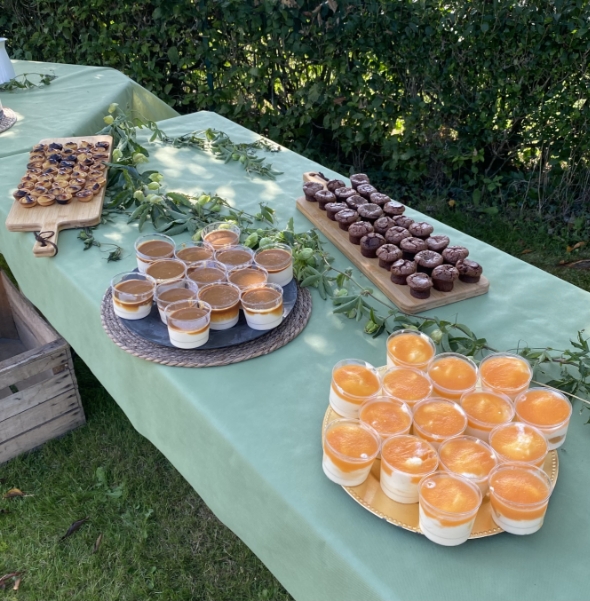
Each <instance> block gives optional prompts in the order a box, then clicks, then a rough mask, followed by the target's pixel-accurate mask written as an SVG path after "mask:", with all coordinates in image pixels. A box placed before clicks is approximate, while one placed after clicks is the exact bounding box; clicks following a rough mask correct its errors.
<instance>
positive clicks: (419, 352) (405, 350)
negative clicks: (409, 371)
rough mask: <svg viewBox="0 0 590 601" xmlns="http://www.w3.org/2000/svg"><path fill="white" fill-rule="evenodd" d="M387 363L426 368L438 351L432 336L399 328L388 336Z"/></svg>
mask: <svg viewBox="0 0 590 601" xmlns="http://www.w3.org/2000/svg"><path fill="white" fill-rule="evenodd" d="M386 346H387V365H388V367H393V366H394V365H397V366H399V367H414V368H416V369H420V370H424V369H426V367H427V366H428V364H429V363H430V361H431V360H432V358H433V357H434V354H435V353H436V345H435V344H434V341H433V340H432V338H430V337H429V336H427V335H426V334H423V333H422V332H417V331H415V330H397V332H393V334H391V335H390V336H389V338H387V342H386Z"/></svg>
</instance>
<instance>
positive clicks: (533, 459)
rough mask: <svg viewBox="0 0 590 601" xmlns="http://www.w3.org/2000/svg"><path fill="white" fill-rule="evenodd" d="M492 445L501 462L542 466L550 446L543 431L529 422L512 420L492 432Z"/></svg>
mask: <svg viewBox="0 0 590 601" xmlns="http://www.w3.org/2000/svg"><path fill="white" fill-rule="evenodd" d="M490 446H491V447H492V449H494V451H495V452H496V455H498V459H499V460H500V462H503V463H507V462H518V463H528V464H529V465H534V466H537V467H541V466H542V465H543V463H544V462H545V457H546V456H547V452H548V447H547V441H546V440H545V437H544V436H543V433H542V432H541V431H540V430H538V429H537V428H535V427H534V426H529V425H528V424H521V423H518V422H511V423H509V424H504V425H503V426H498V427H496V428H494V429H493V430H492V431H491V432H490Z"/></svg>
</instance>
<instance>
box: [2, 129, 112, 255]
mask: <svg viewBox="0 0 590 601" xmlns="http://www.w3.org/2000/svg"><path fill="white" fill-rule="evenodd" d="M83 140H85V141H88V142H92V143H96V142H103V141H106V142H109V143H110V146H109V150H108V153H109V160H110V157H111V156H112V152H113V138H112V137H111V136H84V137H79V138H73V137H72V138H50V139H47V140H41V141H40V142H39V143H40V144H51V143H52V142H58V143H59V144H65V143H66V142H77V143H79V142H82V141H83ZM107 173H108V169H107V170H106V171H105V178H106V177H107ZM22 175H24V173H23V174H22ZM105 188H106V186H105V187H104V188H102V190H101V191H100V193H99V194H97V195H96V196H95V197H94V198H93V199H92V200H91V201H89V202H79V201H78V200H76V199H74V200H73V201H72V202H71V203H70V204H67V205H60V204H57V203H56V204H53V205H51V206H50V207H41V206H39V205H37V206H34V207H31V208H30V209H28V208H25V207H23V206H22V205H21V204H20V203H19V202H18V201H16V200H15V201H14V204H13V205H12V208H11V209H10V213H8V217H7V218H6V229H7V230H8V231H9V232H54V234H53V235H52V236H47V235H45V236H44V238H45V239H46V240H48V241H50V242H53V243H54V244H57V238H58V235H59V232H60V231H61V230H65V229H69V228H73V227H87V226H93V225H98V224H99V223H100V217H101V214H102V205H103V203H104V197H105ZM56 252H57V251H56V250H55V248H54V247H53V246H52V245H51V244H47V245H46V246H42V245H41V243H40V242H35V245H34V246H33V254H34V255H35V256H36V257H53V256H54V255H55V254H56Z"/></svg>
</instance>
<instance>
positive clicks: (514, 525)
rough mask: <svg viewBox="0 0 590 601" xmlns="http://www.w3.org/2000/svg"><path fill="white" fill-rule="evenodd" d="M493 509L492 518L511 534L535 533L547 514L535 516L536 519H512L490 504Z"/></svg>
mask: <svg viewBox="0 0 590 601" xmlns="http://www.w3.org/2000/svg"><path fill="white" fill-rule="evenodd" d="M490 507H491V509H492V519H493V520H494V522H495V523H496V524H497V525H498V526H500V528H502V530H505V531H506V532H510V534H521V535H522V534H533V533H534V532H537V530H540V529H541V526H542V525H543V520H544V519H545V516H542V517H540V518H535V519H534V520H511V519H510V518H507V517H504V516H502V515H500V514H498V513H496V511H495V510H494V507H493V505H491V504H490Z"/></svg>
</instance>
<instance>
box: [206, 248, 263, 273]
mask: <svg viewBox="0 0 590 601" xmlns="http://www.w3.org/2000/svg"><path fill="white" fill-rule="evenodd" d="M215 260H216V261H218V262H219V263H222V264H223V265H225V268H226V269H227V270H228V271H229V270H230V269H235V268H240V267H241V268H244V267H248V266H249V265H251V264H252V261H253V260H254V252H253V251H252V249H251V248H248V247H247V246H242V245H236V246H229V247H227V248H220V249H219V250H216V251H215Z"/></svg>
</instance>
